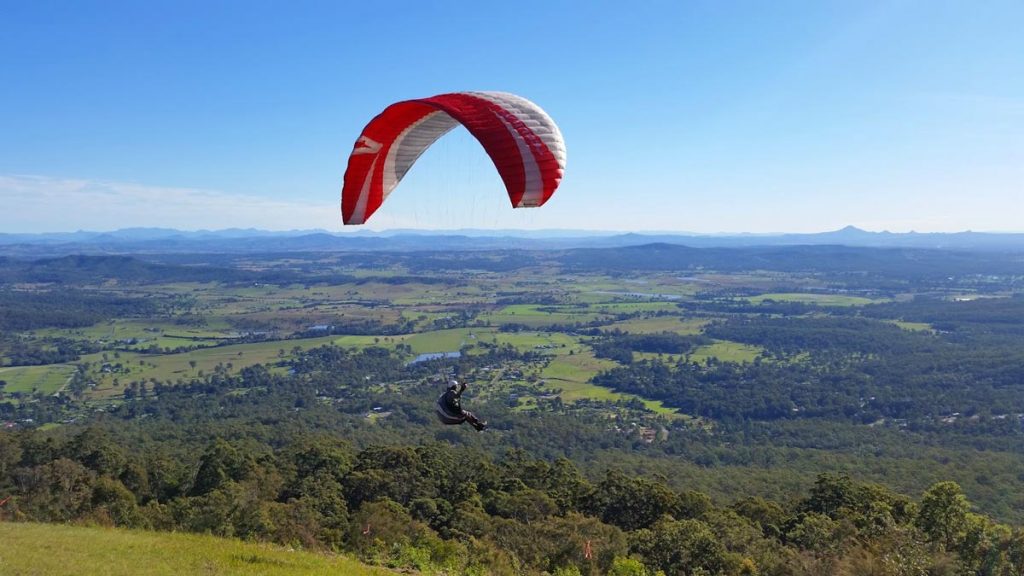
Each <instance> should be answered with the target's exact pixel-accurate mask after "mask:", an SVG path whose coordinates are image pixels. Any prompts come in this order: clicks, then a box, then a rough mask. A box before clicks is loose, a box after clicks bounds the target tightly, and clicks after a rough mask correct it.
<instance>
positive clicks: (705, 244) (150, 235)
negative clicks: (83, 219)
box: [0, 226, 1024, 257]
mask: <svg viewBox="0 0 1024 576" xmlns="http://www.w3.org/2000/svg"><path fill="white" fill-rule="evenodd" d="M656 243H663V244H675V245H683V246H690V247H694V248H728V247H733V248H736V247H750V246H799V245H841V246H858V247H875V248H932V249H946V250H969V251H1012V252H1024V233H986V232H970V231H967V232H957V233H915V232H909V233H892V232H868V231H865V230H861V229H859V228H856V227H853V226H847V227H845V228H843V229H841V230H835V231H831V232H821V233H813V234H735V235H701V234H681V233H680V234H677V233H657V234H652V233H625V234H614V233H606V232H595V231H587V230H530V231H516V230H455V231H423V230H392V231H385V232H373V231H368V230H360V231H356V232H348V233H340V234H338V233H330V232H327V231H323V230H292V231H287V232H271V231H266V230H256V229H228V230H198V231H181V230H173V229H167V228H125V229H121V230H115V231H112V232H88V231H78V232H68V233H52V234H50V233H47V234H0V253H3V254H6V255H9V256H21V257H39V256H59V255H63V254H77V253H81V254H155V253H165V254H166V253H229V254H230V253H243V254H244V253H267V252H345V251H360V252H361V251H414V250H415V251H418V250H425V249H430V250H452V251H467V250H501V249H519V250H524V249H525V250H530V249H537V250H542V249H570V248H615V247H626V246H638V245H644V244H656Z"/></svg>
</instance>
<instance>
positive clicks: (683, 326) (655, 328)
mask: <svg viewBox="0 0 1024 576" xmlns="http://www.w3.org/2000/svg"><path fill="white" fill-rule="evenodd" d="M707 323H708V321H707V320H704V319H695V318H681V317H679V316H655V317H654V318H632V319H629V320H623V321H621V322H615V323H614V324H610V325H608V326H605V327H603V328H602V330H604V331H609V330H615V329H618V330H621V331H623V332H629V333H631V334H657V333H660V332H673V333H675V334H700V331H701V330H702V329H703V328H704V326H705V325H707Z"/></svg>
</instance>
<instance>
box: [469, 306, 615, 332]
mask: <svg viewBox="0 0 1024 576" xmlns="http://www.w3.org/2000/svg"><path fill="white" fill-rule="evenodd" d="M540 308H548V307H547V306H542V305H539V304H513V305H510V306H505V307H504V308H502V309H501V310H498V311H496V312H490V313H487V314H481V315H480V319H481V320H484V321H488V322H490V323H491V324H495V325H498V324H522V325H524V326H529V327H541V326H550V325H552V324H572V323H576V322H590V321H592V320H595V319H597V318H600V317H601V316H602V314H598V313H594V312H590V311H588V310H586V309H583V308H578V307H564V306H562V307H551V308H554V309H556V310H558V311H557V312H552V311H547V310H540Z"/></svg>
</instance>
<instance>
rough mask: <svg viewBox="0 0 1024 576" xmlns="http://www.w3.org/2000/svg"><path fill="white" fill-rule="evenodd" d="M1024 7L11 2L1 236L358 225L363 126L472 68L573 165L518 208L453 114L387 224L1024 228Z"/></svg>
mask: <svg viewBox="0 0 1024 576" xmlns="http://www.w3.org/2000/svg"><path fill="white" fill-rule="evenodd" d="M1022 30H1024V2H1021V1H1020V0H1006V1H1000V0H986V1H983V2H973V1H967V0H962V1H943V0H920V1H912V0H910V1H892V2H872V1H868V0H850V1H844V2H815V1H810V0H804V1H799V2H789V1H777V0H773V1H766V2H762V1H746V2H729V1H720V0H709V1H707V2H689V1H683V0H676V1H669V2H646V1H633V2H601V1H580V2H558V1H552V0H548V1H544V2H529V1H521V0H510V1H501V2H485V1H480V0H476V1H472V2H445V1H438V2H424V1H422V0H420V1H415V2H400V1H389V2H384V1H381V2H298V1H290V2H259V1H254V0H247V1H244V2H215V1H211V0H203V1H185V0H174V1H171V2H160V1H156V0H146V1H133V2H124V3H119V2H87V1H67V2H51V1H44V2H17V1H13V0H0V232H44V231H66V230H76V229H89V230H109V229H116V228H124V227H134V226H165V227H174V228H181V229H200V228H228V227H257V228H266V229H304V228H324V229H328V230H341V229H342V226H341V222H340V217H339V215H338V208H337V205H338V193H339V190H340V187H341V180H342V175H343V173H344V169H345V160H346V158H347V155H348V153H349V152H350V151H351V148H352V143H353V142H354V140H355V138H356V137H357V136H358V135H359V132H360V130H361V129H362V127H363V126H364V125H365V123H366V122H367V121H368V120H369V119H370V118H371V117H372V116H373V115H375V114H376V113H378V112H379V111H380V110H382V109H383V108H384V107H385V106H386V105H387V104H389V103H391V102H393V101H396V100H401V99H406V98H415V97H423V96H429V95H432V94H436V93H441V92H449V91H457V90H504V91H509V92H515V93H518V94H521V95H523V96H525V97H527V98H529V99H531V100H533V101H534V102H536V103H538V104H539V105H541V106H542V107H543V108H544V109H545V110H547V111H548V113H549V114H550V115H551V116H552V117H553V118H554V119H555V120H556V122H558V124H559V125H560V126H561V128H562V132H563V134H564V136H565V140H566V145H567V149H568V166H567V170H566V175H565V179H564V181H563V184H562V187H561V188H560V189H559V191H558V192H557V193H556V194H555V196H554V198H553V199H552V200H551V201H550V202H549V203H548V204H547V205H546V206H545V207H543V208H540V209H529V210H511V209H510V208H509V207H508V200H507V197H506V195H505V192H504V190H503V187H502V185H501V181H500V179H499V178H498V176H497V175H496V174H495V173H494V170H493V167H492V166H491V165H490V161H489V160H488V158H487V157H486V155H485V153H484V152H483V150H482V149H481V148H480V147H479V145H478V144H476V142H475V141H474V140H473V139H472V137H471V136H469V135H468V133H465V132H464V131H463V132H462V133H461V134H460V133H453V134H450V135H449V136H446V137H445V139H443V140H441V141H439V142H438V143H437V145H436V146H435V149H432V150H430V151H429V152H428V153H427V154H426V155H424V156H423V157H422V158H421V159H420V162H419V163H418V164H417V166H415V167H414V168H413V170H412V172H410V174H409V175H408V177H407V178H406V180H405V181H403V182H402V184H401V186H399V188H398V189H397V190H396V191H395V192H394V193H393V194H392V196H391V197H390V198H389V199H388V201H387V202H386V203H385V204H384V206H383V207H382V208H381V210H380V211H379V212H378V213H377V214H376V215H375V216H374V217H373V218H372V219H371V221H370V224H369V227H370V228H373V229H386V228H396V227H416V228H445V229H452V228H576V229H600V230H633V231H645V230H649V231H654V230H657V231H692V232H709V233H710V232H770V231H821V230H828V229H835V228H840V227H842V226H844V225H847V224H853V225H856V226H859V227H862V228H866V229H869V230H883V229H888V230H892V231H908V230H918V231H956V230H965V229H973V230H992V231H1024V32H1022ZM345 231H351V227H347V228H346V230H345Z"/></svg>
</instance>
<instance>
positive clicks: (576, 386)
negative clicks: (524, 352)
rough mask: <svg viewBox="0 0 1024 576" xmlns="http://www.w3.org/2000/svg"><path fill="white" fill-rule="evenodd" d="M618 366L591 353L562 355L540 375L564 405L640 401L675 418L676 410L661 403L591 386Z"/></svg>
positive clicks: (586, 351)
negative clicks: (601, 374) (589, 401)
mask: <svg viewBox="0 0 1024 576" xmlns="http://www.w3.org/2000/svg"><path fill="white" fill-rule="evenodd" d="M615 366H617V364H616V363H615V362H612V361H611V360H605V359H603V358H595V357H594V356H593V353H591V352H590V350H589V349H586V350H584V351H582V352H577V353H574V354H573V355H571V356H569V355H562V356H558V357H556V358H554V359H552V360H551V362H550V363H549V364H548V366H547V367H546V368H544V370H543V371H542V372H541V377H542V378H544V379H545V380H547V381H548V386H550V387H552V388H561V389H562V392H561V394H560V396H561V398H562V401H563V402H573V401H575V400H582V399H593V400H611V401H615V400H629V399H631V398H637V399H639V400H640V401H641V402H643V403H644V405H645V406H646V407H647V409H648V410H651V411H653V412H656V413H658V414H666V415H668V414H675V409H673V408H666V407H665V406H663V405H662V403H661V402H660V401H657V400H648V399H646V398H640V397H639V396H634V395H632V394H620V393H618V392H615V391H613V390H610V389H608V388H605V387H603V386H596V385H594V384H591V383H590V382H589V380H590V379H591V378H593V377H594V375H596V374H597V373H598V372H600V371H602V370H608V369H609V368H614V367H615Z"/></svg>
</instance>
